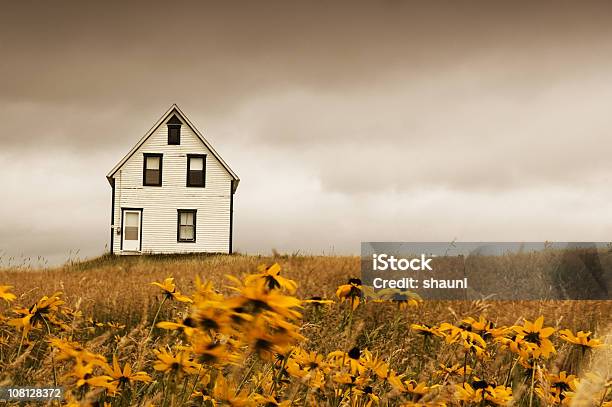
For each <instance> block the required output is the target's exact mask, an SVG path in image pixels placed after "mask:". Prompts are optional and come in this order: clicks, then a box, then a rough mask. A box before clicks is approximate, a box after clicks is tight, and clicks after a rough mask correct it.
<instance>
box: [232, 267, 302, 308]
mask: <svg viewBox="0 0 612 407" xmlns="http://www.w3.org/2000/svg"><path fill="white" fill-rule="evenodd" d="M228 277H231V276H228ZM231 279H232V281H234V282H236V283H237V284H238V285H237V286H231V287H229V288H230V289H232V290H234V291H236V292H237V293H238V294H239V295H238V296H236V297H232V298H230V299H228V300H227V301H226V305H227V306H228V307H229V308H230V309H232V310H234V311H236V312H239V313H247V314H251V315H257V314H260V313H262V312H264V311H272V312H274V313H276V314H279V315H281V316H283V317H285V318H289V319H296V318H300V317H301V316H302V315H301V314H300V313H299V312H298V311H297V308H301V301H300V300H299V299H297V298H295V297H292V296H289V295H283V294H281V293H280V292H279V291H278V290H267V289H265V287H264V283H263V282H256V283H254V285H243V284H242V283H241V282H240V281H239V280H238V279H235V278H231Z"/></svg>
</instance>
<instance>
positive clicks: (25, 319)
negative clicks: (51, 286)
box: [8, 292, 65, 337]
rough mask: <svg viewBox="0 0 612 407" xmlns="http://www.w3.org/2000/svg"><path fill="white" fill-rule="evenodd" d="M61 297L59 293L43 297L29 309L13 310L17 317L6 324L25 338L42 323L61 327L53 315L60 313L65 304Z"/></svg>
mask: <svg viewBox="0 0 612 407" xmlns="http://www.w3.org/2000/svg"><path fill="white" fill-rule="evenodd" d="M61 295H62V293H61V292H56V293H54V294H52V295H50V296H46V295H45V296H43V297H42V298H41V299H40V300H38V301H37V302H36V304H34V305H32V306H31V307H30V308H18V309H15V310H13V312H15V313H16V314H18V315H19V317H18V318H13V319H11V320H9V321H8V324H9V325H11V326H14V327H16V328H17V329H19V330H21V331H22V335H23V336H24V337H27V336H28V333H29V332H30V331H31V330H32V329H34V328H36V327H38V326H39V325H40V324H41V323H42V322H45V323H53V324H57V325H61V324H62V323H61V321H59V320H57V319H55V318H54V315H53V314H55V313H57V312H59V311H61V307H62V306H63V305H64V304H65V303H64V301H63V300H62V299H61V298H60V296H61Z"/></svg>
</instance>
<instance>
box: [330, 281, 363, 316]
mask: <svg viewBox="0 0 612 407" xmlns="http://www.w3.org/2000/svg"><path fill="white" fill-rule="evenodd" d="M362 294H363V291H362V286H361V280H360V279H358V278H350V279H349V280H348V283H347V284H343V285H341V286H339V287H338V289H337V290H336V297H338V298H339V299H340V301H348V302H349V303H350V304H351V308H352V309H353V310H355V309H356V308H357V307H358V306H359V302H360V301H361V296H362Z"/></svg>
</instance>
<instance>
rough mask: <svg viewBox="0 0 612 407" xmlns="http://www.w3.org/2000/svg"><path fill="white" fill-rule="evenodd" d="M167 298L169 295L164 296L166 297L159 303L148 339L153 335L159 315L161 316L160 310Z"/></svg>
mask: <svg viewBox="0 0 612 407" xmlns="http://www.w3.org/2000/svg"><path fill="white" fill-rule="evenodd" d="M167 299H168V297H166V296H164V299H163V300H162V301H161V302H160V303H159V307H157V312H156V313H155V317H154V318H153V323H152V324H151V330H150V331H149V335H147V340H148V339H149V338H150V337H151V334H152V333H153V329H155V323H156V322H157V317H159V312H160V311H161V309H162V307H163V306H164V303H165V302H166V300H167Z"/></svg>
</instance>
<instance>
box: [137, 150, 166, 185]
mask: <svg viewBox="0 0 612 407" xmlns="http://www.w3.org/2000/svg"><path fill="white" fill-rule="evenodd" d="M161 184H162V154H147V153H145V154H144V169H143V179H142V185H144V186H151V187H161Z"/></svg>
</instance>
